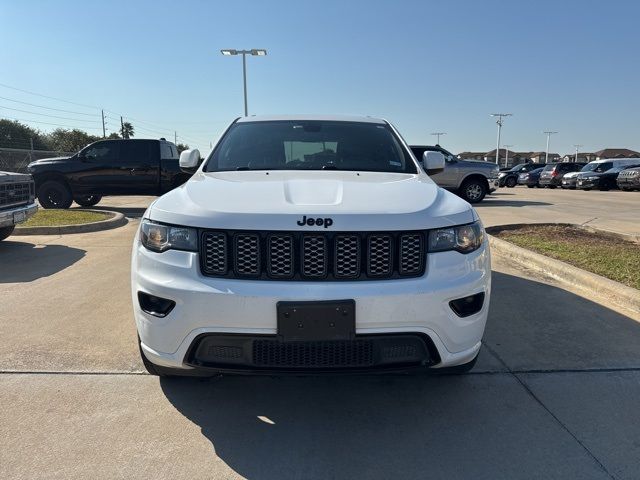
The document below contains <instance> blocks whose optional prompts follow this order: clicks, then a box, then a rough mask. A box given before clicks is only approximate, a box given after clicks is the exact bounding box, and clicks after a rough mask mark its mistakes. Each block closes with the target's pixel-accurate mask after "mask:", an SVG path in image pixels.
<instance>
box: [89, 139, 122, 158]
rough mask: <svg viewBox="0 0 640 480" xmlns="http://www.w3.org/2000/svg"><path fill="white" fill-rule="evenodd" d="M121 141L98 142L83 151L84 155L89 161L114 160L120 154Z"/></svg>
mask: <svg viewBox="0 0 640 480" xmlns="http://www.w3.org/2000/svg"><path fill="white" fill-rule="evenodd" d="M120 143H121V142H118V141H116V142H96V143H94V144H93V145H89V146H88V147H87V148H85V149H84V150H83V151H82V156H83V157H84V158H85V159H86V160H89V161H97V162H98V161H99V162H114V161H116V160H117V159H118V157H119V154H120Z"/></svg>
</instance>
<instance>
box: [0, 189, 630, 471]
mask: <svg viewBox="0 0 640 480" xmlns="http://www.w3.org/2000/svg"><path fill="white" fill-rule="evenodd" d="M509 193H511V192H509ZM526 193H527V194H528V192H526ZM542 193H547V192H546V191H543V192H542ZM549 193H555V192H549ZM560 193H569V194H571V193H573V194H576V193H581V194H582V193H584V194H589V193H593V194H596V195H597V194H599V193H600V192H560ZM611 193H614V192H611ZM615 193H620V192H615ZM623 195H626V194H623ZM501 198H502V197H497V199H498V200H500V199H501ZM639 198H640V195H639ZM111 200H112V199H107V201H106V202H105V203H106V205H105V207H107V208H112V209H113V208H116V209H118V208H120V209H128V212H129V213H128V214H129V215H130V217H131V220H130V224H129V225H127V226H126V227H123V228H120V229H116V230H111V231H104V232H97V233H92V234H87V235H69V236H64V237H33V236H31V237H12V238H11V241H10V242H2V243H0V304H1V305H2V309H0V370H1V371H2V373H0V405H2V408H1V409H0V478H12V479H13V478H17V479H22V478H24V479H33V478H87V477H90V478H105V479H107V478H108V479H112V478H127V479H129V478H134V479H135V478H140V479H143V478H189V479H191V478H194V477H196V478H242V477H244V478H254V479H271V478H273V479H276V478H278V479H280V478H305V479H308V478H381V479H382V478H425V477H432V478H453V479H457V478H460V479H463V478H478V479H495V478H510V479H525V478H526V479H528V478H545V479H547V478H598V479H599V478H621V479H623V478H628V479H633V478H638V472H640V460H639V459H640V444H639V443H638V441H637V438H638V435H639V434H640V427H638V425H640V413H639V411H638V409H637V398H638V396H639V395H640V360H639V358H640V355H638V352H639V351H640V323H639V322H638V320H640V319H633V318H630V317H628V316H625V315H622V314H620V313H617V312H615V311H613V310H610V309H608V308H606V307H603V306H601V305H599V304H596V303H593V302H591V301H590V300H588V299H585V298H583V297H581V296H579V295H576V294H574V293H572V292H569V291H566V290H563V289H561V288H559V287H558V286H557V285H555V284H554V282H553V281H551V280H549V279H545V278H542V277H539V276H537V275H535V274H532V273H531V272H528V271H524V270H519V269H516V268H514V267H512V266H510V265H508V264H505V263H503V262H501V261H500V259H495V261H494V283H493V284H494V292H493V296H492V303H491V311H490V318H489V323H488V326H487V331H486V334H485V338H484V347H483V350H482V352H481V357H480V360H479V362H478V364H477V365H476V368H475V369H474V370H473V372H472V373H471V374H470V375H466V376H446V377H433V378H431V377H426V378H425V377H398V376H382V377H360V376H355V377H352V376H350V377H338V378H335V377H333V378H328V377H320V378H316V377H294V378H292V377H286V378H271V377H223V378H215V379H189V378H186V379H162V380H160V379H157V378H154V377H150V376H148V375H146V374H142V373H141V372H142V366H141V365H140V362H139V357H138V352H137V350H136V341H135V328H134V325H133V319H132V316H131V307H130V293H129V279H128V275H129V253H130V248H131V241H132V237H133V233H134V230H135V228H136V226H137V221H138V220H137V219H136V217H137V216H139V215H141V213H142V211H144V205H142V206H141V205H140V204H139V203H137V202H136V201H134V200H132V199H130V198H129V199H127V198H122V199H117V201H116V202H111ZM148 200H149V199H146V200H145V201H148ZM492 200H493V199H492ZM501 208H517V210H518V211H522V210H525V211H528V209H522V208H518V207H512V206H509V207H506V206H503V207H501ZM489 209H491V212H494V210H495V212H496V213H492V215H494V218H497V217H498V216H500V215H505V216H507V214H503V213H499V212H498V210H499V209H498V208H496V207H495V206H494V207H487V208H485V209H484V210H489ZM479 211H480V213H481V215H483V219H484V220H485V223H488V220H487V219H485V217H486V213H485V212H483V210H482V209H479ZM527 215H528V214H527ZM542 221H546V220H542ZM505 223H514V221H509V222H505Z"/></svg>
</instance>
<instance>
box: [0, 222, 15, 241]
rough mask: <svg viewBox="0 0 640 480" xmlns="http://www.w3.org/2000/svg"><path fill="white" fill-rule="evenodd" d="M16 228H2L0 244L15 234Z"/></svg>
mask: <svg viewBox="0 0 640 480" xmlns="http://www.w3.org/2000/svg"><path fill="white" fill-rule="evenodd" d="M15 228H16V226H15V225H11V226H9V227H2V228H0V242H1V241H2V240H4V239H5V238H7V237H8V236H9V235H11V234H12V233H13V231H14V230H15Z"/></svg>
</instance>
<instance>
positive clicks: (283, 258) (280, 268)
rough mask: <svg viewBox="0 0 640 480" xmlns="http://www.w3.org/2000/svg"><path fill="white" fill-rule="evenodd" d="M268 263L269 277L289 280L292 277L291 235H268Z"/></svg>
mask: <svg viewBox="0 0 640 480" xmlns="http://www.w3.org/2000/svg"><path fill="white" fill-rule="evenodd" d="M268 242H269V262H268V263H267V269H268V270H269V276H271V277H274V278H289V277H291V276H293V237H292V236H291V235H277V234H274V235H270V236H269V239H268Z"/></svg>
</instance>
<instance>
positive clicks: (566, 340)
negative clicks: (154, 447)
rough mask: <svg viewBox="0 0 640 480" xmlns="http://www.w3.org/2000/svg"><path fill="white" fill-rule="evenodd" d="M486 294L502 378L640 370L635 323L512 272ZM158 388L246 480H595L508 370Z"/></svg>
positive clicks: (191, 381) (176, 382)
mask: <svg viewBox="0 0 640 480" xmlns="http://www.w3.org/2000/svg"><path fill="white" fill-rule="evenodd" d="M493 285H494V294H493V297H492V307H491V313H490V318H489V323H488V328H487V332H486V336H485V339H486V340H487V344H488V345H490V348H491V350H492V351H495V352H497V354H498V356H499V357H500V358H501V359H502V361H503V362H505V364H507V365H508V366H509V367H510V368H512V369H522V368H527V369H531V370H535V369H548V368H560V369H563V368H578V369H580V368H584V369H590V368H598V367H605V366H609V367H613V366H615V365H624V364H625V362H631V363H632V364H635V365H638V363H640V362H638V361H637V360H634V359H636V358H637V352H638V351H639V349H640V324H638V323H636V322H634V321H632V320H631V319H629V318H627V317H625V316H623V315H620V314H617V313H615V312H612V311H611V310H608V309H607V308H605V307H603V306H600V305H597V304H595V303H593V302H590V301H588V300H585V299H583V298H581V297H579V296H576V295H574V294H572V293H570V292H567V291H565V290H562V289H560V288H557V287H554V286H550V285H547V284H544V283H539V282H536V281H532V280H528V279H525V278H521V277H517V276H513V275H508V274H504V273H499V272H494V276H493ZM520 357H522V358H520ZM160 386H161V388H162V391H163V393H164V395H165V396H166V398H167V399H168V400H169V401H170V402H171V404H172V405H173V406H174V407H175V408H176V409H177V410H178V411H179V412H180V413H182V414H183V415H184V416H185V417H187V418H188V419H189V420H190V421H191V422H193V423H194V424H196V425H197V426H198V427H199V428H200V430H201V433H202V435H203V436H204V437H206V438H207V439H208V440H209V441H210V442H211V444H212V449H211V455H216V456H217V457H219V458H220V459H221V460H223V461H224V462H225V463H226V465H227V466H228V467H230V468H231V469H233V470H234V471H235V472H236V473H237V474H239V475H242V476H243V477H246V478H249V479H280V478H380V479H387V478H424V477H425V476H428V477H432V478H513V479H515V478H533V477H536V478H537V477H541V478H542V477H545V476H547V475H546V474H549V473H550V472H552V476H554V477H556V478H569V477H575V476H578V477H583V478H586V477H591V476H593V470H589V469H590V468H592V465H591V463H590V462H591V460H590V459H589V458H587V457H586V456H585V457H583V456H582V455H583V453H584V452H583V451H582V450H581V449H580V447H579V446H578V445H576V444H575V443H574V442H573V439H571V438H569V436H568V435H567V434H566V432H565V431H563V430H562V429H560V427H559V426H558V424H557V422H556V421H555V420H554V419H553V417H551V415H549V414H548V412H547V411H546V410H544V408H542V407H541V406H540V405H539V404H538V403H537V402H535V400H533V398H532V397H531V395H530V394H529V393H528V392H527V391H526V390H525V389H524V388H523V387H522V385H521V384H520V383H519V382H518V381H517V380H516V379H515V378H514V377H513V376H512V375H511V374H509V373H492V374H473V373H472V374H468V375H458V376H455V375H446V376H431V377H429V376H401V375H395V376H333V377H327V376H325V377H313V376H306V377H276V376H274V377H265V376H262V377H256V376H237V377H233V376H226V377H224V376H223V377H215V378H213V379H197V378H162V379H161V380H160ZM574 448H575V450H573V449H574ZM514 459H517V461H514ZM580 470H582V471H581V473H577V472H578V471H580ZM545 472H546V474H545Z"/></svg>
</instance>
